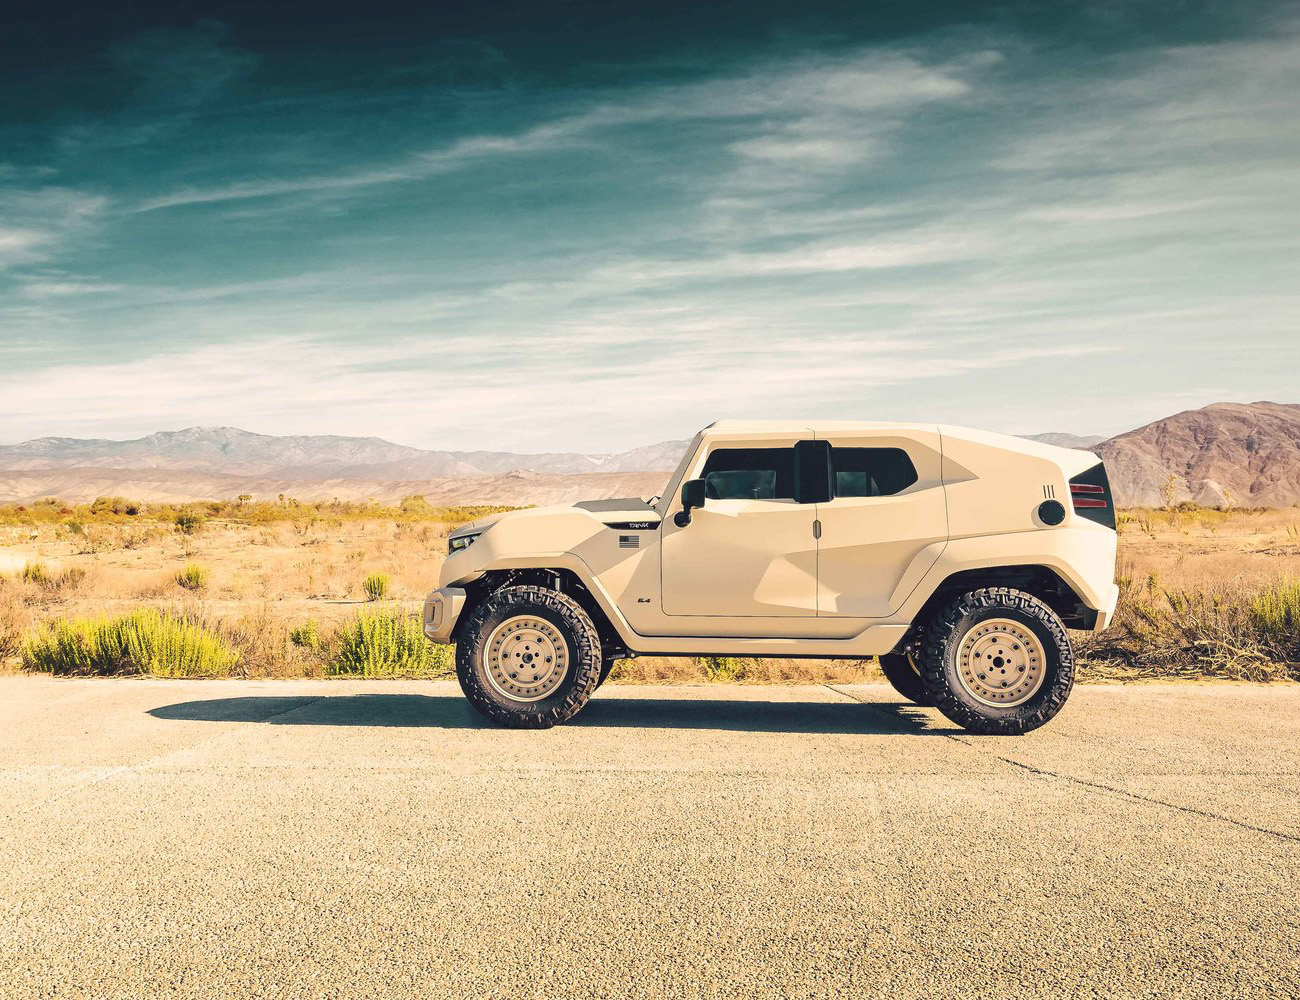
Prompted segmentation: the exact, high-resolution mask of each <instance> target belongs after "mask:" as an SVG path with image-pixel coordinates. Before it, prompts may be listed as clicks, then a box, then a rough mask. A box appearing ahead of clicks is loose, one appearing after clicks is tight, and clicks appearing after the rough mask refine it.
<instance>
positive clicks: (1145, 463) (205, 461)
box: [0, 402, 1300, 506]
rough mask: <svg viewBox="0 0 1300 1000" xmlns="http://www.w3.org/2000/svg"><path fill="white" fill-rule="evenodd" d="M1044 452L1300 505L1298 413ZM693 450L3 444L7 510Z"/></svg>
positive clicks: (336, 493)
mask: <svg viewBox="0 0 1300 1000" xmlns="http://www.w3.org/2000/svg"><path fill="white" fill-rule="evenodd" d="M1025 436H1026V437H1029V438H1031V439H1032V440H1035V441H1042V442H1045V443H1047V444H1054V445H1057V446H1060V447H1067V448H1083V449H1089V450H1092V451H1095V452H1096V453H1097V454H1099V455H1101V456H1102V457H1103V458H1104V459H1105V460H1106V464H1107V469H1108V470H1109V471H1110V477H1111V483H1112V486H1113V489H1114V492H1115V496H1116V499H1117V501H1118V502H1119V503H1120V504H1121V505H1124V506H1156V505H1159V504H1162V503H1164V502H1165V493H1166V490H1168V491H1169V492H1170V495H1171V496H1172V497H1173V499H1174V500H1175V501H1178V500H1185V499H1190V500H1194V501H1196V502H1198V503H1202V504H1205V505H1222V504H1225V503H1227V504H1238V505H1244V506H1288V505H1290V504H1295V503H1300V404H1285V403H1268V402H1260V403H1214V404H1211V405H1209V406H1206V407H1203V408H1201V409H1199V410H1188V411H1185V412H1183V413H1178V414H1174V415H1173V416H1170V417H1166V418H1164V419H1163V420H1158V421H1155V422H1154V423H1151V424H1147V425H1146V426H1144V427H1139V428H1136V429H1135V430H1132V431H1128V432H1126V433H1124V434H1120V435H1117V436H1116V437H1113V438H1109V439H1106V438H1103V437H1101V436H1099V435H1094V436H1085V435H1077V434H1068V433H1063V432H1053V433H1045V434H1036V435H1025ZM685 446H686V442H685V441H664V442H660V443H658V444H652V445H647V446H645V447H640V448H634V449H632V450H630V451H624V452H618V453H613V454H583V453H579V452H546V453H541V454H517V453H513V452H495V451H431V450H425V449H421V448H411V447H407V446H405V445H399V444H394V443H392V442H391V441H386V440H384V439H382V438H376V437H342V436H337V435H293V436H276V435H268V434H254V433H251V432H249V431H244V430H240V429H238V428H234V427H191V428H188V429H186V430H180V431H162V432H159V433H155V434H150V435H147V436H146V437H142V438H136V439H134V440H130V441H111V440H103V439H83V438H60V437H45V438H36V439H34V440H31V441H24V442H22V443H21V444H14V445H3V446H0V500H6V501H19V502H30V501H32V500H35V499H38V498H39V497H43V496H57V497H60V498H62V499H64V500H67V501H70V502H82V501H86V500H90V499H93V498H94V497H96V496H101V495H105V494H118V495H124V496H130V497H132V498H135V499H139V500H145V501H155V502H175V501H183V500H194V499H229V498H231V497H234V496H237V495H239V494H241V493H249V494H252V495H253V496H254V497H257V498H259V499H262V498H266V497H272V498H274V497H275V496H277V495H278V494H285V495H289V496H294V497H297V498H299V499H301V500H309V501H310V500H329V499H333V498H338V499H343V500H357V499H365V498H371V497H373V498H374V499H376V500H381V501H385V502H388V501H393V500H397V499H400V498H401V497H403V496H407V495H410V494H413V493H419V494H422V495H424V496H427V497H428V498H429V500H430V501H431V502H433V503H440V504H451V503H500V504H523V503H556V502H569V501H572V500H575V499H581V498H583V497H587V498H598V497H610V496H644V495H649V494H653V493H657V492H659V491H660V490H662V489H663V486H664V483H665V481H666V480H667V478H668V472H669V470H671V469H672V468H674V467H675V466H676V464H677V461H678V459H679V458H680V457H681V453H682V451H683V449H684V448H685Z"/></svg>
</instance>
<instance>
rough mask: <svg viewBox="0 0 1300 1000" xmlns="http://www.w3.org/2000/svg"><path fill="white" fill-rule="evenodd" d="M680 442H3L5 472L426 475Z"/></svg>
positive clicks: (587, 460) (673, 448) (674, 450)
mask: <svg viewBox="0 0 1300 1000" xmlns="http://www.w3.org/2000/svg"><path fill="white" fill-rule="evenodd" d="M685 446H686V442H684V441H665V442H662V443H660V444H654V445H648V446H646V447H642V448H634V449H632V450H631V451H625V452H619V453H617V454H601V455H585V454H581V453H577V452H550V453H544V454H531V455H530V454H516V453H513V452H496V451H428V450H425V449H422V448H410V447H407V446H405V445H400V444H393V443H392V442H391V441H385V440H383V439H382V438H376V437H340V436H338V435H333V434H311V435H292V436H276V435H271V434H253V433H251V432H249V431H244V430H240V429H239V428H237V427H189V428H187V429H185V430H181V431H160V432H158V433H156V434H149V435H147V436H146V437H142V438H135V439H133V440H129V441H110V440H102V439H82V438H60V437H45V438H36V439H35V440H32V441H24V442H23V443H22V444H14V445H0V469H3V470H5V471H6V472H13V471H33V470H46V471H48V470H53V469H70V468H76V469H100V470H107V469H131V470H143V469H152V470H159V471H162V470H172V471H184V472H188V473H196V472H203V473H215V474H218V475H229V476H276V477H280V478H290V479H296V480H306V481H310V480H317V479H322V480H323V479H379V480H386V479H392V478H394V477H396V478H402V479H417V478H418V479H431V478H459V477H475V476H485V475H494V474H501V473H505V472H510V471H512V470H515V469H527V470H529V471H532V472H544V473H553V474H556V475H570V474H582V473H588V472H634V471H645V470H658V469H664V470H669V469H672V468H674V467H675V466H676V464H677V460H678V458H679V457H680V456H681V452H682V449H683V448H684V447H685Z"/></svg>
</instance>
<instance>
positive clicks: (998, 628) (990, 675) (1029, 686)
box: [957, 618, 1047, 708]
mask: <svg viewBox="0 0 1300 1000" xmlns="http://www.w3.org/2000/svg"><path fill="white" fill-rule="evenodd" d="M1046 673H1047V657H1046V656H1045V655H1044V652H1043V644H1042V642H1041V641H1040V640H1039V638H1038V636H1036V635H1035V634H1034V633H1033V632H1032V631H1031V630H1030V629H1029V627H1028V626H1026V625H1022V624H1021V623H1020V622H1015V621H1012V620H1011V619H1009V618H990V619H989V620H987V621H982V622H980V623H979V624H978V625H976V626H974V627H973V628H971V629H970V631H968V632H967V633H966V634H965V635H964V636H962V639H961V643H960V644H959V645H958V647H957V678H958V680H960V681H961V686H962V687H963V688H965V689H966V693H967V694H969V695H970V696H971V697H972V698H974V699H975V700H976V701H978V702H980V703H981V704H984V705H994V706H997V707H999V708H1009V707H1012V706H1015V705H1021V704H1023V703H1024V702H1026V701H1028V700H1029V699H1030V698H1032V697H1033V696H1034V695H1035V694H1037V693H1038V689H1039V688H1040V687H1042V686H1043V678H1044V676H1045V675H1046Z"/></svg>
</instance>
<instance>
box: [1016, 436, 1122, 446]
mask: <svg viewBox="0 0 1300 1000" xmlns="http://www.w3.org/2000/svg"><path fill="white" fill-rule="evenodd" d="M1020 437H1022V438H1024V439H1025V440H1026V441H1037V442H1039V443H1040V444H1052V445H1055V446H1056V447H1058V448H1082V449H1088V448H1093V447H1095V446H1097V445H1099V444H1101V443H1102V442H1103V441H1105V440H1106V439H1105V437H1103V436H1102V435H1100V434H1064V433H1061V432H1052V433H1050V434H1021V435H1020Z"/></svg>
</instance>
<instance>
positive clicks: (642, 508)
mask: <svg viewBox="0 0 1300 1000" xmlns="http://www.w3.org/2000/svg"><path fill="white" fill-rule="evenodd" d="M573 506H575V507H577V508H578V509H579V510H585V511H586V512H587V513H588V514H590V515H591V516H592V517H594V518H595V519H596V520H598V521H602V522H604V523H605V524H624V523H627V522H630V521H645V522H650V521H655V522H657V521H658V520H659V512H658V511H657V510H655V509H654V508H653V507H651V506H650V504H648V503H647V502H646V501H645V500H644V499H643V498H641V497H627V498H624V499H620V500H583V501H581V502H579V503H575V504H574V505H573Z"/></svg>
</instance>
